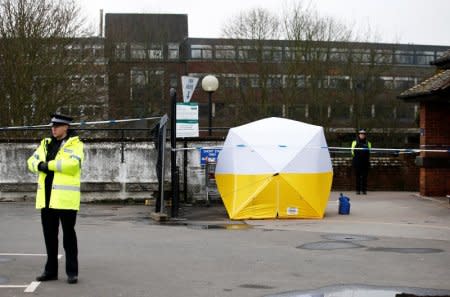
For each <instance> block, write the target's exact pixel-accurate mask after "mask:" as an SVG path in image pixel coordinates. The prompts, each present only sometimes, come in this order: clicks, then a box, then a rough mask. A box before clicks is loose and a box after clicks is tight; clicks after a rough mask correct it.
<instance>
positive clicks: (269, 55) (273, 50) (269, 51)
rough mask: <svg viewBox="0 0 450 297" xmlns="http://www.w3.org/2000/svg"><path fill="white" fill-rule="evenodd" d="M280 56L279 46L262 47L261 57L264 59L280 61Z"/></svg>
mask: <svg viewBox="0 0 450 297" xmlns="http://www.w3.org/2000/svg"><path fill="white" fill-rule="evenodd" d="M282 57H283V52H282V48H281V47H277V46H274V47H270V46H265V47H264V49H263V59H264V60H265V61H275V62H279V61H281V59H282Z"/></svg>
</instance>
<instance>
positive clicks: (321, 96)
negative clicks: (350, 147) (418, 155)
mask: <svg viewBox="0 0 450 297" xmlns="http://www.w3.org/2000/svg"><path fill="white" fill-rule="evenodd" d="M187 19H188V16H187V15H173V14H168V15H165V14H164V15H161V14H106V18H105V32H106V36H105V38H104V39H103V44H104V48H105V69H106V74H105V75H106V77H107V84H108V100H109V103H108V106H109V107H108V113H109V117H112V118H121V117H137V116H149V115H160V114H162V113H166V112H168V111H169V102H170V99H169V94H168V89H169V88H170V87H171V86H176V88H177V91H178V94H181V83H180V77H181V76H182V75H190V76H196V77H199V78H202V77H204V76H205V75H207V74H213V75H215V76H217V77H218V79H219V85H220V86H219V89H218V90H217V92H216V93H215V94H214V95H213V108H212V110H213V126H214V127H230V126H235V125H238V124H242V123H245V122H249V121H252V120H255V119H258V118H262V117H267V116H280V117H288V118H291V119H295V120H300V121H304V122H308V123H313V124H319V125H322V126H324V127H326V128H329V130H330V131H331V130H333V131H334V135H337V138H339V139H337V141H336V144H343V143H347V142H349V141H350V139H347V138H348V137H353V129H354V128H355V127H358V126H359V127H366V128H369V129H370V130H371V133H372V136H373V137H375V138H376V137H378V138H377V139H374V140H376V143H380V142H383V143H385V142H386V141H387V140H390V139H394V136H393V135H390V137H385V135H383V133H386V131H388V130H389V129H391V130H393V131H398V130H399V129H401V130H402V131H403V134H401V135H400V136H399V138H398V139H396V141H397V142H395V143H396V144H397V145H398V143H403V145H406V144H405V142H416V143H417V142H418V137H417V140H415V138H416V135H418V130H416V129H417V119H418V112H419V104H417V103H410V102H402V101H399V100H395V98H396V95H397V94H398V93H399V92H401V91H403V90H406V89H408V88H410V87H412V86H413V85H415V84H417V83H420V82H421V81H422V80H423V79H425V78H426V77H429V76H430V75H432V73H433V67H431V66H430V65H429V62H430V61H433V60H435V59H436V58H437V57H438V56H440V55H441V54H442V53H444V51H445V50H446V49H447V48H448V47H446V46H430V45H412V44H385V43H358V42H304V41H292V40H291V41H289V40H262V41H261V40H260V41H255V40H235V39H210V38H208V39H206V38H190V37H189V35H188V25H187ZM349 61H351V63H350V62H349ZM197 88H198V89H197V90H196V91H195V92H194V94H193V98H192V101H194V102H198V103H199V106H200V126H201V128H204V129H205V128H206V127H207V123H208V106H207V104H208V100H207V94H206V93H205V92H203V91H202V90H201V88H200V84H199V85H198V86H197ZM179 97H181V95H180V96H179ZM381 123H383V124H381ZM336 128H337V129H336ZM387 128H389V129H387ZM213 131H214V130H213ZM339 131H341V132H342V133H341V134H342V135H340V134H339V133H338V132H339ZM391 132H392V131H391ZM217 133H218V130H217V131H215V132H214V133H213V134H214V135H217ZM329 136H330V135H328V137H329ZM330 139H331V140H333V138H332V137H331V138H330ZM386 145H389V144H386Z"/></svg>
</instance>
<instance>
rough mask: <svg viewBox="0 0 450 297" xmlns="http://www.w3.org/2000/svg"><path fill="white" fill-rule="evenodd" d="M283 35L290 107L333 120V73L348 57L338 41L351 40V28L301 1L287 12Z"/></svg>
mask: <svg viewBox="0 0 450 297" xmlns="http://www.w3.org/2000/svg"><path fill="white" fill-rule="evenodd" d="M284 34H285V36H286V39H287V40H288V41H289V43H288V44H289V46H288V48H287V49H286V54H287V55H286V57H287V62H286V64H287V65H286V71H287V73H286V76H287V82H288V83H287V88H286V89H285V95H284V96H283V97H284V101H285V104H286V106H287V109H288V110H295V109H296V107H297V108H298V107H299V106H302V107H303V108H301V110H302V112H304V117H305V119H307V120H309V121H312V122H315V123H319V124H322V125H325V124H327V123H329V121H330V116H329V114H330V112H329V110H330V108H331V105H334V104H335V103H336V102H333V101H335V99H336V98H335V97H336V96H338V94H337V92H336V90H335V89H337V88H338V86H337V85H335V86H332V85H331V84H330V76H334V77H338V76H339V74H341V72H342V71H341V70H340V68H341V67H340V65H339V63H341V62H342V61H343V60H345V56H344V52H345V51H346V49H345V48H343V47H342V46H337V44H339V43H340V44H341V45H343V44H344V43H345V42H348V41H349V40H350V39H351V36H352V31H351V30H350V29H349V28H348V27H347V26H345V25H344V24H342V23H340V22H338V21H337V20H335V19H333V18H329V17H321V16H320V15H319V14H318V13H317V11H316V10H315V9H313V8H312V7H311V6H304V5H303V3H302V2H299V3H295V4H293V5H291V6H290V7H289V8H288V9H286V10H285V12H284ZM332 89H334V90H333V91H332ZM330 93H333V96H330ZM333 97H334V98H333ZM333 99H334V100H333ZM297 116H298V115H297Z"/></svg>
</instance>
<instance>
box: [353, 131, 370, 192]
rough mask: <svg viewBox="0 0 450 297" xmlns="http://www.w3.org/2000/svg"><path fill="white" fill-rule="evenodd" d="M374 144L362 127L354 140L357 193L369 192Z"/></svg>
mask: <svg viewBox="0 0 450 297" xmlns="http://www.w3.org/2000/svg"><path fill="white" fill-rule="evenodd" d="M371 148H372V144H371V143H370V141H368V140H367V138H366V130H364V129H360V130H359V131H358V135H357V137H356V140H354V141H353V142H352V148H351V151H352V157H353V162H352V163H353V168H354V169H355V177H356V194H361V193H362V194H364V195H365V194H366V193H367V176H368V174H369V168H370V149H371Z"/></svg>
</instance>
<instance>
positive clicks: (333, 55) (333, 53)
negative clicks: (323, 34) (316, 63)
mask: <svg viewBox="0 0 450 297" xmlns="http://www.w3.org/2000/svg"><path fill="white" fill-rule="evenodd" d="M346 55H347V53H346V51H345V50H344V49H342V48H332V49H330V53H329V59H330V61H333V62H345V61H347V56H346Z"/></svg>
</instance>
